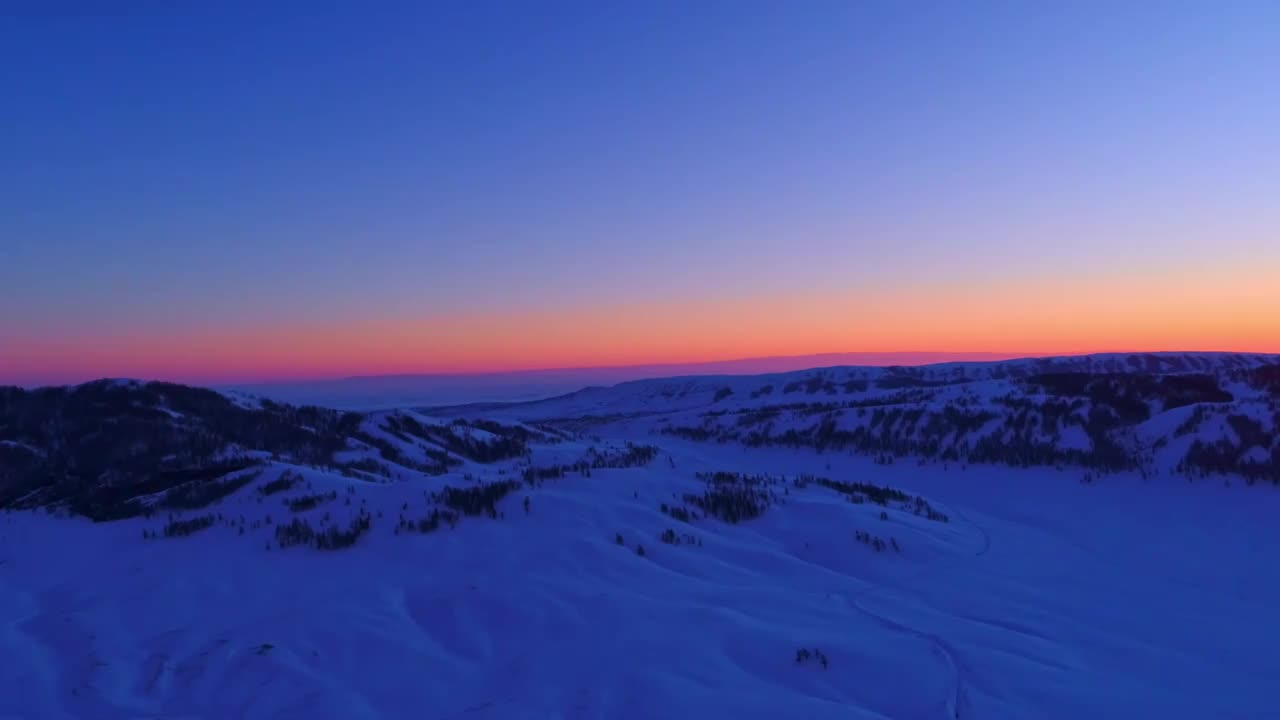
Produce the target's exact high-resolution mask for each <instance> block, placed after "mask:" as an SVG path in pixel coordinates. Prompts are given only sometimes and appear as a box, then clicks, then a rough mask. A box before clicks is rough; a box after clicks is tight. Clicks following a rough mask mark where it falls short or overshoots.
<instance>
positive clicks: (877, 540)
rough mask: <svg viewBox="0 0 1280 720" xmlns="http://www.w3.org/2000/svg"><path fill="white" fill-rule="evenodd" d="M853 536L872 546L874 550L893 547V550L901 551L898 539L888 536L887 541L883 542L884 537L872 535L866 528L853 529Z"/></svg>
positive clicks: (879, 550)
mask: <svg viewBox="0 0 1280 720" xmlns="http://www.w3.org/2000/svg"><path fill="white" fill-rule="evenodd" d="M853 537H854V539H855V540H857V541H858V542H860V543H862V544H863V545H866V546H867V547H869V548H872V549H873V550H875V551H876V552H884V551H885V550H888V549H889V548H893V551H894V552H902V549H901V548H899V547H898V541H897V540H895V539H894V538H889V541H888V542H885V541H884V538H881V537H878V536H876V535H872V534H871V533H869V532H867V531H866V530H855V531H854V532H853Z"/></svg>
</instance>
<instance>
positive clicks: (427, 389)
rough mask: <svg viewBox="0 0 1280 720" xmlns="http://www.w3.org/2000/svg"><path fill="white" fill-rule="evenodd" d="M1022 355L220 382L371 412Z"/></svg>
mask: <svg viewBox="0 0 1280 720" xmlns="http://www.w3.org/2000/svg"><path fill="white" fill-rule="evenodd" d="M1021 357H1047V355H1043V354H1034V353H996V352H932V351H921V352H847V353H819V354H814V355H789V356H777V357H758V358H741V359H737V360H719V361H712V362H686V363H663V364H648V365H622V366H611V367H583V368H556V369H548V370H517V371H510V372H494V373H466V374H462V373H459V374H442V373H423V374H409V375H367V376H354V377H346V378H335V379H331V380H305V381H279V382H264V383H244V384H236V385H228V386H225V387H229V388H233V389H236V390H240V391H243V392H248V393H251V394H255V395H260V396H263V397H268V398H271V399H274V400H278V401H281V402H288V403H294V404H310V405H323V406H326V407H336V408H342V409H350V410H373V409H379V408H393V407H406V406H413V405H446V404H456V403H469V402H516V401H523V400H540V399H543V398H548V397H552V396H555V395H561V394H564V393H568V392H573V391H574V390H580V389H582V388H584V387H589V386H592V385H614V384H617V383H620V382H627V381H630V380H644V379H648V378H658V377H678V376H682V375H753V374H760V373H771V372H790V371H793V370H807V369H810V368H818V367H835V366H840V365H862V366H892V365H903V366H914V365H929V364H933V363H942V362H994V361H998V360H1007V359H1012V358H1021Z"/></svg>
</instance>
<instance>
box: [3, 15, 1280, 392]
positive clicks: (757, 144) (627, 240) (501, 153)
mask: <svg viewBox="0 0 1280 720" xmlns="http://www.w3.org/2000/svg"><path fill="white" fill-rule="evenodd" d="M94 5H100V4H87V5H85V6H84V9H76V6H75V4H66V3H59V4H58V8H59V9H57V10H45V9H40V8H39V5H38V4H36V5H32V6H31V8H29V9H27V10H18V11H16V12H15V11H13V10H10V11H9V14H8V15H5V16H2V17H3V19H2V20H0V68H2V69H0V92H3V95H4V97H5V98H6V102H5V103H3V107H0V118H2V120H3V127H4V128H5V132H4V135H3V138H0V150H2V153H3V157H4V158H5V162H4V163H3V164H0V248H2V249H3V258H4V261H3V262H2V263H0V303H3V305H4V307H5V308H6V309H7V310H8V311H7V312H6V313H5V315H4V316H3V317H0V342H7V343H9V344H11V345H12V346H13V347H18V346H24V347H25V346H30V345H32V344H33V343H37V342H43V343H46V344H48V343H54V344H56V345H57V346H58V347H63V348H66V347H74V346H75V343H76V342H77V341H79V340H83V341H85V342H88V338H92V337H98V336H100V335H101V334H102V333H116V334H118V335H130V336H137V337H139V338H153V337H157V336H163V335H166V334H169V335H174V334H176V335H179V336H180V335H181V333H183V332H189V331H191V330H192V328H200V329H207V330H208V331H209V332H213V333H217V332H230V331H231V330H232V329H238V328H239V329H242V328H256V329H261V330H263V331H267V330H272V329H275V330H278V331H280V332H287V330H288V329H289V328H291V327H297V326H299V325H308V324H309V325H315V324H317V323H333V324H335V325H336V326H338V327H351V326H356V325H359V324H361V323H366V322H367V321H368V320H369V319H370V318H372V317H377V318H379V319H383V320H394V321H396V322H400V323H414V327H417V328H419V329H420V330H421V331H422V332H430V331H431V328H432V327H433V326H432V323H435V322H441V321H447V320H448V319H449V318H451V317H453V316H456V315H457V314H458V313H459V312H460V311H464V312H466V313H479V314H481V315H482V316H483V315H484V314H486V313H489V314H494V315H501V314H503V313H508V312H510V311H512V310H513V309H520V310H530V309H534V310H537V311H540V312H546V313H550V314H552V315H554V314H555V313H570V314H571V313H573V312H577V311H581V310H582V309H583V308H589V307H608V306H626V307H629V308H633V309H635V308H641V309H640V310H635V312H642V311H643V310H642V309H643V307H644V305H645V304H646V303H649V302H652V301H654V300H655V299H661V300H662V301H663V302H667V303H676V304H677V305H678V304H679V303H691V304H697V303H707V302H723V301H727V300H735V299H736V300H740V301H741V302H743V303H747V302H749V301H754V300H759V299H760V298H763V297H765V296H766V295H769V294H772V295H775V296H788V297H789V296H792V295H795V294H807V295H814V294H816V295H818V296H823V295H824V294H826V295H830V296H832V297H836V296H840V297H843V295H841V294H842V293H845V294H847V293H849V292H853V291H857V292H871V293H879V294H880V296H883V297H887V298H893V297H897V296H899V295H904V294H910V293H912V292H914V291H915V289H917V288H919V287H934V286H937V285H938V284H950V285H948V286H953V285H954V284H955V283H956V281H957V279H961V280H963V281H964V283H969V284H970V285H971V286H972V287H973V288H974V289H977V288H978V287H979V286H981V285H982V284H983V283H989V282H994V281H997V280H999V279H1000V278H1005V277H1008V276H1010V275H1013V276H1018V277H1025V278H1045V279H1046V280H1047V281H1051V282H1057V283H1061V284H1063V285H1064V286H1070V285H1071V284H1072V283H1073V282H1075V281H1076V280H1081V281H1083V280H1084V279H1087V278H1089V277H1094V276H1097V275H1098V274H1107V273H1116V272H1121V273H1124V272H1131V273H1135V274H1139V275H1142V276H1143V277H1148V276H1150V279H1153V281H1154V280H1159V278H1160V277H1163V276H1161V275H1160V273H1168V274H1175V273H1177V272H1180V271H1183V270H1186V269H1187V268H1195V267H1201V266H1205V265H1206V264H1208V265H1213V266H1215V267H1217V266H1218V265H1222V266H1223V271H1224V272H1227V271H1228V270H1229V268H1228V267H1227V266H1228V265H1230V266H1231V267H1234V265H1232V264H1233V263H1234V264H1239V265H1248V266H1252V267H1255V268H1256V267H1258V266H1259V265H1260V264H1261V265H1262V266H1264V267H1267V266H1269V267H1274V268H1276V269H1277V270H1280V257H1278V256H1280V251H1277V249H1276V248H1277V246H1280V243H1277V242H1276V229H1277V228H1278V227H1280V211H1278V210H1277V203H1275V202H1274V199H1275V197H1276V194H1277V190H1280V133H1277V132H1276V131H1275V128H1277V127H1280V90H1277V87H1280V83H1276V82H1275V75H1276V70H1277V69H1278V68H1280V5H1277V4H1275V3H1263V2H1256V3H1248V2H1239V3H1226V4H1213V3H1175V2H1170V3H1070V4H1066V5H1064V6H1061V7H1048V6H1042V4H1039V3H1013V2H1008V3H968V4H961V3H948V4H943V3H937V4H927V3H897V2H894V3H887V2H886V3H857V2H806V3H776V2H770V3H759V2H726V3H714V2H703V3H664V2H657V3H631V4H617V5H613V6H609V5H607V4H601V3H545V4H541V3H540V4H536V5H535V4H532V3H452V4H442V3H408V4H400V5H395V4H380V5H378V6H377V7H374V8H370V7H368V6H366V5H365V4H358V3H316V4H301V3H268V4H263V6H259V5H258V4H247V3H246V4H237V3H219V4H205V5H200V6H196V5H194V4H184V5H179V4H168V3H133V4H128V6H129V7H130V8H132V9H116V10H102V9H100V8H99V9H97V10H94V9H92V8H93V6H94ZM1170 277H1172V275H1170ZM1172 282H1173V281H1172V280H1170V281H1169V283H1170V284H1169V285H1168V287H1169V290H1170V292H1173V291H1175V290H1176V285H1174V284H1172ZM966 287H969V286H966V285H964V284H963V283H962V284H961V286H960V288H959V289H958V290H957V292H965V288H966ZM814 302H817V300H815V301H814ZM1278 306H1280V303H1278ZM800 309H801V310H803V308H800ZM653 312H658V310H653ZM741 312H743V313H746V312H749V310H748V309H746V306H743V309H742V310H741ZM673 320H674V318H673ZM904 322H905V320H904ZM1135 322H1137V320H1135ZM1268 327H1269V326H1268ZM1268 327H1264V328H1261V329H1259V328H1254V330H1253V331H1252V332H1254V333H1255V334H1257V333H1258V332H1265V331H1266V330H1267V329H1268ZM570 340H571V341H572V342H573V343H578V344H581V345H583V346H584V347H585V346H587V345H588V344H589V342H590V339H589V338H576V337H575V338H570ZM175 342H181V340H180V339H178V340H175ZM639 342H644V341H643V340H640V341H639ZM1010 342H1011V343H1013V344H1015V345H1016V344H1017V342H1018V338H1011V339H1010ZM784 344H785V343H784ZM855 344H856V343H855ZM849 345H850V340H849V338H848V336H847V334H845V335H840V334H835V335H833V337H832V339H831V347H824V348H821V349H823V350H829V351H848V350H861V349H870V348H862V347H850V346H849ZM926 348H927V349H945V348H939V347H937V346H936V344H934V343H933V342H931V336H929V335H928V334H927V333H926V334H923V335H922V336H921V337H920V338H919V340H918V342H916V343H915V346H914V347H912V348H902V349H926ZM782 349H784V350H785V348H782ZM811 349H816V348H805V350H806V351H808V350H811ZM875 349H885V348H875ZM983 349H990V350H1009V349H1013V348H1009V347H1001V348H983ZM727 351H728V350H727V349H726V352H727ZM139 352H140V351H139ZM27 355H29V356H30V357H26V359H25V360H24V362H26V363H28V364H31V363H36V362H37V360H38V357H37V356H38V353H36V351H34V350H32V351H31V352H30V353H27ZM689 359H694V358H689ZM698 359H702V358H698ZM421 362H422V364H423V365H424V367H427V366H430V365H431V362H432V358H430V357H423V358H421ZM4 370H5V368H3V367H0V374H2V373H3V371H4ZM11 372H17V371H16V370H14V371H11ZM2 379H3V378H2V377H0V380H2Z"/></svg>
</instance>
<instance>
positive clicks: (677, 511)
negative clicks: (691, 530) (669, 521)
mask: <svg viewBox="0 0 1280 720" xmlns="http://www.w3.org/2000/svg"><path fill="white" fill-rule="evenodd" d="M658 509H659V510H661V511H662V514H663V515H668V516H670V517H672V518H675V519H676V520H679V521H680V522H686V523H688V522H693V516H692V515H691V514H690V512H689V509H688V508H686V507H682V506H680V505H667V504H666V503H662V504H661V505H660V506H658Z"/></svg>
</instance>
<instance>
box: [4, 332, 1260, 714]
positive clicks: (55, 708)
mask: <svg viewBox="0 0 1280 720" xmlns="http://www.w3.org/2000/svg"><path fill="white" fill-rule="evenodd" d="M1278 425H1280V358H1276V357H1274V356H1258V355H1225V354H1157V355H1137V356H1131V355H1110V356H1089V357H1082V358H1060V359H1049V360H1026V361H1007V362H1000V363H963V364H950V365H938V366H927V367H921V368H849V367H841V368H823V369H815V370H808V371H799V372H790V373H781V374H773V375H764V376H745V377H744V376H725V377H697V378H668V379H659V380H645V381H637V382H630V383H624V384H622V385H617V386H614V387H611V388H591V389H587V390H583V391H580V392H577V393H573V394H570V395H567V396H564V397H560V398H554V399H551V400H546V401H540V402H535V403H523V404H509V405H487V406H468V407H455V408H434V409H426V408H418V409H409V408H402V409H395V410H385V411H378V412H372V413H364V414H357V413H349V412H341V411H336V410H327V409H321V408H296V407H292V406H288V405H282V404H278V403H273V402H271V401H265V400H262V399H260V398H256V397H252V396H248V395H245V394H241V393H217V392H213V391H208V390H201V389H196V388H186V387H182V386H177V385H169V384H159V383H139V382H127V381H103V382H98V383H90V384H88V385H83V386H78V387H75V388H52V389H42V390H36V391H22V390H17V389H3V390H0V505H3V507H5V509H6V510H5V512H4V513H3V515H0V652H3V654H4V657H6V658H7V659H8V660H7V661H6V663H5V668H6V671H5V672H3V673H0V717H11V716H12V717H40V718H46V717H48V718H59V717H66V718H81V717H90V718H97V717H102V718H124V717H202V718H203V717H254V718H259V717H260V718H277V717H283V718H291V717H299V718H317V717H333V718H352V717H370V718H382V717H395V718H398V717H413V718H417V717H432V718H435V717H440V718H547V717H559V718H655V717H695V716H698V717H746V718H827V717H831V718H837V717H839V718H847V717H857V718H944V717H945V718H966V719H967V718H1035V717H1047V718H1057V717H1061V718H1077V717H1082V716H1089V717H1103V718H1131V717H1160V718H1184V717H1185V718H1204V717H1224V718H1226V717H1232V718H1236V717H1238V718H1264V717H1272V716H1275V714H1274V710H1273V707H1272V699H1271V696H1270V682H1269V679H1270V676H1271V674H1272V668H1271V664H1272V663H1271V658H1272V657H1273V656H1274V647H1275V645H1276V642H1277V640H1280V637H1277V636H1276V633H1275V632H1272V631H1271V630H1270V629H1271V628H1272V627H1274V625H1275V624H1274V622H1273V621H1272V619H1271V615H1272V614H1273V612H1272V608H1274V607H1275V606H1276V604H1277V603H1280V571H1278V570H1277V569H1276V565H1275V563H1274V561H1273V558H1272V557H1271V555H1272V553H1271V552H1270V547H1271V543H1270V540H1271V538H1272V536H1273V531H1272V528H1273V527H1274V518H1275V516H1276V513H1277V511H1278V510H1280V492H1277V489H1276V487H1275V486H1274V483H1275V482H1277V481H1278V480H1280V475H1278V474H1277V468H1278V467H1280V462H1277V460H1278V459H1280V446H1278V445H1277V434H1278V433H1277V426H1278ZM1082 480H1088V482H1081V481H1082ZM1268 713H1271V714H1270V715H1269V714H1268Z"/></svg>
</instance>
